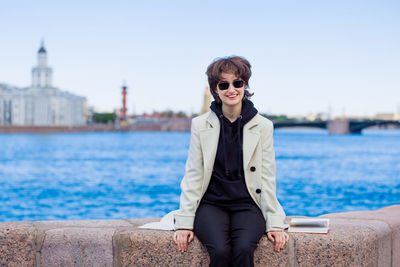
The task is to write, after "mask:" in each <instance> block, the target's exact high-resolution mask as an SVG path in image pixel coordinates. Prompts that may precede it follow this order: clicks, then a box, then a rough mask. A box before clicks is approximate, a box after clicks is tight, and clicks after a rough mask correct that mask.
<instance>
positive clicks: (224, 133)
mask: <svg viewBox="0 0 400 267" xmlns="http://www.w3.org/2000/svg"><path fill="white" fill-rule="evenodd" d="M210 108H211V110H212V111H213V112H214V113H215V114H216V115H217V116H218V118H219V121H220V125H221V131H220V135H219V140H218V149H217V154H216V157H215V162H214V168H213V172H212V175H211V180H210V184H209V185H208V188H207V191H206V193H205V194H204V196H203V199H202V202H207V203H212V204H217V203H232V202H235V203H238V202H239V203H247V202H253V200H252V198H251V196H250V194H249V192H248V191H247V188H246V184H245V180H244V171H243V149H242V146H243V126H244V125H245V124H246V123H247V122H249V121H250V120H251V119H252V118H253V117H254V116H255V115H256V114H257V109H255V108H254V105H253V103H252V102H251V101H249V100H247V101H244V102H243V105H242V113H241V115H240V116H239V117H238V118H237V119H236V120H235V121H234V122H230V121H229V120H228V119H227V118H225V117H224V115H223V114H222V107H221V105H220V104H217V103H216V102H215V101H213V102H212V103H211V107H210Z"/></svg>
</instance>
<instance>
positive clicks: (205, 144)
mask: <svg viewBox="0 0 400 267" xmlns="http://www.w3.org/2000/svg"><path fill="white" fill-rule="evenodd" d="M219 132H220V126H219V120H218V118H217V116H216V115H215V114H214V112H211V113H210V116H209V117H208V119H207V128H205V129H202V130H200V143H201V149H202V151H203V159H204V168H205V170H206V171H208V170H212V168H213V167H214V161H215V156H216V154H217V148H218V139H219ZM205 177H208V175H205Z"/></svg>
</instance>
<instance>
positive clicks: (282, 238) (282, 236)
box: [267, 231, 289, 252]
mask: <svg viewBox="0 0 400 267" xmlns="http://www.w3.org/2000/svg"><path fill="white" fill-rule="evenodd" d="M267 236H268V239H269V240H270V241H271V242H274V243H275V251H276V252H279V251H280V250H281V249H283V247H284V246H285V244H286V243H287V242H288V241H289V235H288V234H287V233H285V232H280V231H271V232H268V233H267Z"/></svg>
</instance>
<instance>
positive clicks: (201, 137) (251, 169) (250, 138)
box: [174, 111, 285, 232]
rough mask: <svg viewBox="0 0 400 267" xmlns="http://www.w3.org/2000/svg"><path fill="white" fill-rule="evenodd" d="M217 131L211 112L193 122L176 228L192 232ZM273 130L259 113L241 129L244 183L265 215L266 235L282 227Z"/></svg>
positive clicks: (269, 122) (210, 162)
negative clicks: (276, 180) (276, 183)
mask: <svg viewBox="0 0 400 267" xmlns="http://www.w3.org/2000/svg"><path fill="white" fill-rule="evenodd" d="M220 128H221V127H220V122H219V120H218V117H217V115H216V114H215V113H214V112H213V111H209V112H207V113H205V114H203V115H201V116H198V117H196V118H194V119H193V120H192V125H191V138H190V147H189V154H188V158H187V162H186V171H185V176H184V177H183V179H182V182H181V190H182V193H181V198H180V207H179V211H177V212H176V213H175V214H174V218H175V228H177V229H193V224H194V217H195V213H196V210H197V207H198V206H199V203H200V201H201V198H202V197H203V195H204V193H205V192H206V190H207V187H208V184H209V183H210V179H211V173H212V170H213V167H214V161H215V156H216V153H217V147H218V139H219V134H220ZM273 129H274V127H273V124H272V122H271V121H270V120H268V119H266V118H264V117H263V116H261V115H259V114H257V115H255V116H254V117H253V118H252V119H251V120H250V121H249V122H247V123H246V124H245V125H244V127H243V170H244V176H245V182H246V186H247V190H248V191H249V193H250V196H251V197H252V198H253V200H254V202H255V203H256V204H257V205H258V207H259V208H260V209H261V211H262V214H263V215H264V218H265V221H266V231H267V232H269V231H282V230H283V229H284V228H285V224H284V219H285V213H284V211H283V209H282V207H281V205H280V204H279V202H278V200H277V198H276V186H275V170H276V165H275V152H274V147H273ZM210 223H212V222H211V221H210Z"/></svg>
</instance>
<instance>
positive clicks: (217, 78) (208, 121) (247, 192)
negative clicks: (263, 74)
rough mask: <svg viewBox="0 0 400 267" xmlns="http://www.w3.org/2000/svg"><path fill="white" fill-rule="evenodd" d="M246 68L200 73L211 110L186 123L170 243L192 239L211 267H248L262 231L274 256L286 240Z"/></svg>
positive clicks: (268, 147) (268, 130)
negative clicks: (205, 253) (203, 75)
mask: <svg viewBox="0 0 400 267" xmlns="http://www.w3.org/2000/svg"><path fill="white" fill-rule="evenodd" d="M250 68H251V66H250V63H249V62H248V61H247V60H246V59H244V58H242V57H227V58H221V59H217V60H216V61H214V62H213V63H212V64H211V65H210V66H209V67H208V69H207V76H208V82H209V85H210V91H211V94H212V95H213V96H214V99H215V101H214V102H213V103H212V104H211V111H209V112H208V113H205V114H203V115H201V116H199V117H197V118H194V119H193V121H192V129H191V141H190V148H189V155H188V159H187V163H186V173H185V176H184V178H183V180H182V183H181V189H182V194H181V199H180V209H179V211H178V212H177V213H176V214H175V228H176V229H177V231H176V232H175V234H174V241H175V243H176V244H177V246H178V249H179V251H181V252H184V251H186V250H187V243H188V242H191V241H192V240H193V238H194V234H195V235H196V236H197V237H198V238H199V240H200V241H201V242H202V243H203V244H204V245H205V246H206V248H207V251H208V253H209V254H210V262H211V264H210V265H211V266H254V262H253V254H254V250H255V249H256V248H257V244H258V242H259V240H260V238H261V236H262V235H263V233H264V232H267V235H268V238H269V240H271V241H272V242H274V243H275V250H276V251H280V249H282V248H283V247H284V246H285V244H286V242H287V241H288V238H289V237H288V235H287V234H286V233H285V232H283V230H284V228H285V225H284V222H283V221H284V218H285V213H284V212H283V209H282V207H281V205H280V204H279V202H278V200H277V198H276V195H275V192H276V188H275V153H274V147H273V140H272V139H273V125H272V123H271V121H269V120H268V119H266V118H264V117H262V116H260V115H259V114H258V111H257V109H255V108H254V105H253V103H252V102H251V101H250V100H249V99H248V98H249V97H250V96H252V94H250V93H249V91H248V90H247V88H248V85H249V79H250V76H251V70H250Z"/></svg>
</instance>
